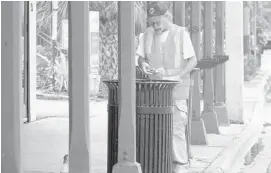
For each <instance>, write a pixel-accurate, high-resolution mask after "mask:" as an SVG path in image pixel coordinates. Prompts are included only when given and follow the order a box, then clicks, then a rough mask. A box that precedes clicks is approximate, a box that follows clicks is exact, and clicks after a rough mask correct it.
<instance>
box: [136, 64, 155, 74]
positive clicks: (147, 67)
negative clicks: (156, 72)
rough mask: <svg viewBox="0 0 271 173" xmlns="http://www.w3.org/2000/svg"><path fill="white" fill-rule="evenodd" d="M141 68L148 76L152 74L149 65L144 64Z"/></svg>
mask: <svg viewBox="0 0 271 173" xmlns="http://www.w3.org/2000/svg"><path fill="white" fill-rule="evenodd" d="M139 67H140V68H141V69H142V71H143V73H145V74H148V75H150V74H152V71H151V68H150V65H149V64H148V63H146V62H142V63H141V64H140V66H139Z"/></svg>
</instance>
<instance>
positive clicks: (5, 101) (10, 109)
mask: <svg viewBox="0 0 271 173" xmlns="http://www.w3.org/2000/svg"><path fill="white" fill-rule="evenodd" d="M21 6H22V2H10V1H9V2H8V1H5V2H1V25H2V26H1V37H2V38H1V61H2V64H1V65H2V66H1V67H2V71H1V73H2V74H1V78H2V89H1V92H2V111H1V119H2V122H1V126H2V127H1V130H2V132H1V135H2V136H1V137H2V142H1V145H2V146H1V149H2V151H1V159H2V168H1V172H2V173H22V172H23V171H22V159H21V124H22V104H23V103H22V101H23V99H22V94H21V89H22V73H21V72H22V71H21V68H22V58H21V57H22V56H21V50H22V44H21V43H22V42H21V35H22V25H21V22H22V7H21Z"/></svg>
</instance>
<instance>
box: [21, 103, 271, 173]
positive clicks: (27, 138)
mask: <svg viewBox="0 0 271 173" xmlns="http://www.w3.org/2000/svg"><path fill="white" fill-rule="evenodd" d="M48 102H49V101H48ZM63 102H64V101H62V102H59V105H61V104H63V105H64V104H65V102H64V103H63ZM43 104H44V106H45V105H46V104H45V102H43ZM48 104H49V103H48ZM106 104H107V103H106V102H99V103H90V107H91V108H93V107H95V109H93V111H92V115H91V116H90V119H91V121H90V122H91V124H90V127H91V135H90V137H91V170H92V172H94V173H106V165H107V105H106ZM46 107H47V106H46ZM54 107H58V104H56V103H54ZM54 107H51V109H54ZM95 110H96V111H95ZM270 114H271V112H270ZM68 121H69V119H68V116H67V115H64V114H63V115H62V116H56V117H49V118H45V119H41V120H39V121H36V122H34V123H30V124H24V125H23V137H22V140H23V143H22V148H23V161H24V163H23V166H24V170H25V172H29V173H30V172H31V173H34V172H44V173H45V172H54V173H58V172H59V170H60V168H61V164H62V158H63V156H64V155H65V154H67V153H68V133H69V132H68V131H69V128H68V127H69V124H68V123H69V122H68ZM246 127H247V125H242V124H240V125H235V124H232V125H231V126H230V127H220V131H221V134H220V135H215V134H208V135H207V138H208V142H209V145H207V146H192V148H191V150H192V155H193V159H192V162H191V166H192V167H191V169H190V172H191V173H192V172H193V173H196V172H203V171H204V170H206V169H207V168H208V167H209V166H210V165H211V164H212V163H213V162H214V161H215V160H216V159H217V158H218V157H219V156H221V155H223V154H225V153H224V151H225V150H226V148H227V147H228V146H229V144H231V143H232V142H233V141H234V140H238V139H239V138H240V133H241V132H242V131H244V129H245V128H246Z"/></svg>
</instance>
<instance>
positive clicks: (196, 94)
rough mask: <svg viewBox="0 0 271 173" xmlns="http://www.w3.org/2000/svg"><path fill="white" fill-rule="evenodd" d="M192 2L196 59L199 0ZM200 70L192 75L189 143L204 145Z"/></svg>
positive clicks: (205, 141)
mask: <svg viewBox="0 0 271 173" xmlns="http://www.w3.org/2000/svg"><path fill="white" fill-rule="evenodd" d="M191 3H192V9H191V10H192V15H191V18H192V19H191V24H192V34H191V35H192V36H191V37H192V38H191V39H192V43H193V46H194V49H195V53H196V56H197V59H198V60H199V59H201V56H202V55H201V54H202V53H201V51H200V41H201V35H200V30H201V2H199V1H195V2H191ZM200 101H201V100H200V72H196V74H195V77H194V86H193V99H192V108H193V115H192V122H191V144H192V145H206V144H207V136H206V129H205V125H204V121H203V119H202V118H201V109H200V108H201V107H200V106H201V105H200Z"/></svg>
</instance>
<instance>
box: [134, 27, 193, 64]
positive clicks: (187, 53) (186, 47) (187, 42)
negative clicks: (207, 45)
mask: <svg viewBox="0 0 271 173" xmlns="http://www.w3.org/2000/svg"><path fill="white" fill-rule="evenodd" d="M153 32H154V31H153ZM168 33H169V32H168V31H165V32H164V33H162V35H161V41H162V43H161V44H163V42H165V41H166V40H167V36H168ZM144 37H145V34H143V35H142V36H141V38H140V39H139V45H138V48H137V51H136V54H137V55H139V56H141V57H142V58H145V52H144V47H145V46H144V44H145V42H144V40H145V39H144ZM193 56H196V54H195V51H194V47H193V44H192V41H191V39H190V36H189V33H188V32H187V31H185V32H184V34H183V58H184V59H189V58H191V57H193Z"/></svg>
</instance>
